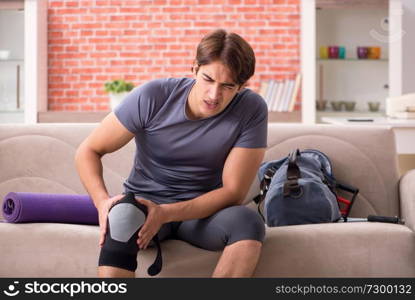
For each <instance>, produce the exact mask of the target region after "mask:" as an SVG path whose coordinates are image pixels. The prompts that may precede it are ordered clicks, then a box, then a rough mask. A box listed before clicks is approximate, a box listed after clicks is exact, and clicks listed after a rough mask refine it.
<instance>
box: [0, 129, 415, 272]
mask: <svg viewBox="0 0 415 300" xmlns="http://www.w3.org/2000/svg"><path fill="white" fill-rule="evenodd" d="M95 126H96V124H40V125H1V126H0V170H1V172H0V198H1V199H3V197H4V196H5V195H6V194H7V193H8V192H10V191H15V192H24V191H26V192H42V193H79V194H85V190H84V189H83V187H82V184H81V182H80V181H79V178H78V176H77V172H76V170H75V167H74V154H75V149H76V147H77V146H78V145H79V143H80V142H81V141H82V140H83V139H84V138H85V137H86V136H87V135H88V134H89V132H90V131H91V130H92V129H93V128H94V127H95ZM268 145H269V149H268V150H267V153H266V157H265V159H266V160H271V159H277V158H280V157H282V156H285V155H286V154H287V153H288V152H289V151H290V150H291V149H293V148H295V147H300V148H302V149H303V148H316V149H320V150H322V151H324V152H325V153H327V154H328V155H329V157H331V159H332V162H333V165H334V172H335V175H336V176H337V178H339V179H341V180H342V181H344V182H347V183H349V184H352V185H355V186H358V187H359V188H360V195H359V197H358V199H357V200H356V203H355V205H354V207H353V209H352V216H355V217H366V216H367V215H368V214H381V215H389V216H395V215H399V216H401V217H403V218H404V219H405V220H406V223H405V225H397V224H386V223H346V224H344V223H343V224H340V223H336V224H313V225H299V226H286V227H274V228H267V233H266V239H265V242H264V247H263V252H262V256H261V259H260V262H259V264H258V267H257V270H256V273H255V276H257V277H375V276H376V277H413V276H415V234H414V226H415V171H412V172H409V173H407V174H406V175H405V176H404V178H403V179H402V180H401V181H399V175H398V171H397V158H396V153H395V145H394V135H393V132H392V131H391V130H390V129H388V128H385V127H363V126H353V127H339V126H329V125H326V126H324V125H318V126H317V125H316V126H305V125H296V124H292V125H284V124H271V125H270V126H269V138H268ZM133 153H134V145H133V143H130V144H128V145H127V146H126V147H124V148H123V149H121V150H119V151H118V152H116V153H112V154H109V155H107V156H105V157H104V159H103V161H104V178H105V181H106V184H107V186H108V189H109V192H110V193H111V194H116V193H120V192H122V182H123V180H124V178H125V177H126V176H127V175H128V173H129V171H130V167H131V163H132V157H133ZM257 192H258V184H257V183H254V184H253V186H252V187H251V190H250V194H249V195H248V198H249V197H252V196H253V195H255V194H256V193H257ZM98 234H99V229H98V226H87V225H71V224H56V223H55V224H52V223H26V224H9V223H0V241H1V242H0V253H1V254H2V260H1V261H0V276H1V277H94V276H96V266H97V258H98V253H99V251H98ZM162 247H163V256H164V266H163V270H162V272H161V273H160V274H159V276H160V277H209V276H210V274H211V273H212V271H213V269H214V266H215V264H216V262H217V260H218V258H219V256H220V254H221V253H220V252H211V251H206V250H203V249H198V248H195V247H193V246H191V245H189V244H187V243H185V242H182V241H177V240H168V241H165V242H163V244H162ZM154 256H155V249H148V250H146V251H140V253H139V257H138V264H139V267H138V270H137V276H147V274H146V270H147V267H148V266H149V264H150V263H151V262H152V261H153V259H154Z"/></svg>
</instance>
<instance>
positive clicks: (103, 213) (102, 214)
mask: <svg viewBox="0 0 415 300" xmlns="http://www.w3.org/2000/svg"><path fill="white" fill-rule="evenodd" d="M124 196H125V195H124V194H120V195H116V196H114V197H112V198H108V199H107V200H103V201H102V202H101V205H100V206H99V207H98V218H99V228H100V238H99V245H100V246H101V247H102V245H103V244H104V241H105V234H106V233H107V218H108V211H109V210H110V208H111V206H112V205H113V204H114V203H115V202H117V201H118V200H120V199H122V198H124Z"/></svg>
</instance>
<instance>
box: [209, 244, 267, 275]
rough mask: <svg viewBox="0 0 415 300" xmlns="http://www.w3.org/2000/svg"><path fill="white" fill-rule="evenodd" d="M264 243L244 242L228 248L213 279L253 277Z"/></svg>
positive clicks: (214, 272) (217, 266)
mask: <svg viewBox="0 0 415 300" xmlns="http://www.w3.org/2000/svg"><path fill="white" fill-rule="evenodd" d="M261 247H262V243H261V242H258V241H254V240H242V241H239V242H236V243H233V244H231V245H229V246H226V247H225V249H224V250H223V253H222V256H221V257H220V259H219V262H218V264H217V265H216V268H215V271H213V274H212V277H251V276H252V275H253V274H254V271H255V268H256V265H257V263H258V260H259V256H260V254H261Z"/></svg>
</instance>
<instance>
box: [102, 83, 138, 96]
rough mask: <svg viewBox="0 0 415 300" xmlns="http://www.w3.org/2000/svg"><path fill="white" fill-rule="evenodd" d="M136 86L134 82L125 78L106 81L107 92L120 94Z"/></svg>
mask: <svg viewBox="0 0 415 300" xmlns="http://www.w3.org/2000/svg"><path fill="white" fill-rule="evenodd" d="M133 88H134V84H133V83H132V82H126V81H125V80H124V79H115V80H112V81H108V82H106V83H105V91H106V92H107V93H113V94H120V93H123V92H129V91H131V90H132V89H133Z"/></svg>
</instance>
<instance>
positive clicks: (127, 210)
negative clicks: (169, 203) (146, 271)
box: [98, 197, 145, 271]
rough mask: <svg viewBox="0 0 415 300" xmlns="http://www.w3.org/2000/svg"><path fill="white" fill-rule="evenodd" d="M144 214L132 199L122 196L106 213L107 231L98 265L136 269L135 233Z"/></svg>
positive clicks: (143, 218)
mask: <svg viewBox="0 0 415 300" xmlns="http://www.w3.org/2000/svg"><path fill="white" fill-rule="evenodd" d="M144 221H145V214H144V213H143V212H142V211H141V210H140V209H139V208H138V207H137V205H136V202H135V200H134V199H128V198H127V197H124V198H123V199H121V200H120V201H119V202H117V203H116V204H115V205H114V206H113V207H112V208H111V209H110V211H109V213H108V220H107V232H106V235H105V241H104V244H103V246H102V248H101V253H100V256H99V263H98V264H99V266H113V267H118V268H122V269H126V270H129V271H135V270H136V269H137V252H138V245H137V233H138V230H139V229H140V227H141V226H142V225H143V223H144Z"/></svg>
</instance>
